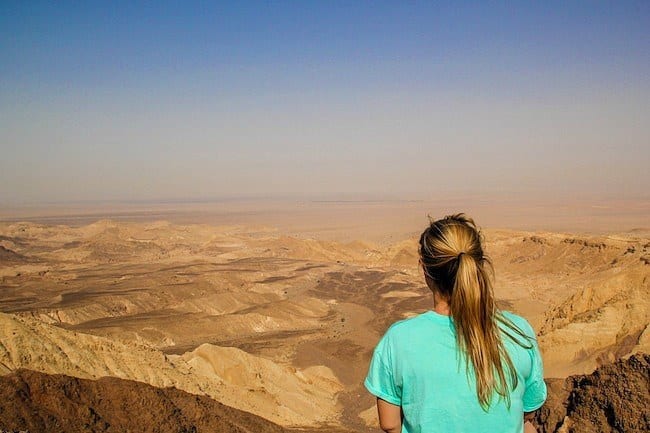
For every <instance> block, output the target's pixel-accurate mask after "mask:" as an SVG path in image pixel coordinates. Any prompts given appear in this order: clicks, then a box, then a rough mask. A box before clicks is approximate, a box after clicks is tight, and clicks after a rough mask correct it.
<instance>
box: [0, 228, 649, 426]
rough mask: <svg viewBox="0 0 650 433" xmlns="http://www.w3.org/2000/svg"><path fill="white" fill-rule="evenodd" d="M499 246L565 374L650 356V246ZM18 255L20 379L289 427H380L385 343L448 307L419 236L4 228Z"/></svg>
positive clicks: (513, 242)
mask: <svg viewBox="0 0 650 433" xmlns="http://www.w3.org/2000/svg"><path fill="white" fill-rule="evenodd" d="M485 235H486V240H487V247H486V249H487V252H488V254H489V255H490V257H491V258H492V261H493V262H494V268H495V274H496V280H495V281H496V284H495V290H496V294H497V298H498V300H499V305H500V306H501V307H502V308H506V309H510V310H512V311H515V312H517V313H519V314H522V315H524V316H525V317H526V318H528V319H529V320H530V321H531V323H533V325H534V326H535V327H536V328H537V330H538V331H539V333H540V344H541V346H542V350H543V354H544V359H545V363H546V371H547V375H548V376H551V377H565V376H566V375H568V374H574V373H590V372H591V371H592V370H593V369H594V368H595V367H596V366H598V365H601V364H604V363H606V362H609V361H611V360H613V359H616V358H618V357H621V356H625V355H628V354H630V353H633V352H635V351H642V352H643V351H645V352H647V351H648V334H647V324H648V299H649V298H650V297H649V296H648V294H649V291H650V290H649V286H648V284H649V278H648V277H649V276H650V266H649V265H648V263H649V261H650V260H649V259H648V258H649V257H650V250H649V248H650V243H649V242H648V238H646V237H643V236H642V235H643V234H642V233H629V234H624V235H619V236H608V237H587V236H582V237H579V236H574V235H565V234H557V233H526V232H514V231H505V230H487V231H486V232H485ZM0 247H1V248H2V250H0V301H1V304H0V305H1V310H2V311H4V312H5V313H8V314H3V315H1V316H0V319H1V320H2V327H1V329H2V334H1V339H0V341H1V342H2V347H1V348H0V360H1V362H2V364H1V365H0V369H2V370H3V372H4V373H9V372H10V371H13V370H15V369H17V368H29V369H33V370H38V371H43V372H46V373H64V374H68V375H70V376H75V377H81V378H97V377H102V376H114V377H120V378H125V379H131V380H138V381H142V382H146V383H149V384H151V385H155V386H175V387H177V388H179V389H181V390H184V391H187V392H190V393H194V394H204V393H205V394H207V395H209V396H211V397H213V398H215V399H217V400H218V401H221V402H223V403H225V404H228V405H231V406H233V407H236V408H239V409H242V410H246V411H249V412H251V413H255V414H257V415H260V416H263V417H265V418H267V419H269V420H272V421H274V422H277V423H279V424H282V425H285V426H297V425H303V426H317V425H323V424H326V425H330V426H331V425H333V424H334V425H344V426H348V427H350V428H354V429H356V430H357V431H362V430H364V429H366V428H367V427H366V424H372V422H373V419H374V409H372V406H373V404H374V403H373V400H372V398H370V396H369V395H368V394H367V393H366V392H365V390H364V389H363V387H362V385H361V382H362V380H363V377H364V375H365V373H366V368H367V363H368V360H369V358H370V354H371V351H372V349H373V347H374V345H375V344H376V342H377V340H378V339H379V337H380V336H381V334H382V333H383V332H384V331H385V329H386V328H387V327H388V326H389V325H390V324H391V323H392V322H394V321H395V320H399V319H400V318H403V317H406V316H408V315H411V314H416V313H418V312H422V311H425V310H427V309H429V308H431V295H430V293H429V291H428V289H427V288H426V287H425V286H424V284H423V281H422V277H421V274H420V271H419V269H418V267H417V251H416V242H415V239H406V240H404V241H400V242H398V243H394V244H392V245H388V246H378V245H375V244H372V243H370V242H361V241H354V242H348V243H340V242H332V241H320V240H313V239H304V238H301V237H299V236H287V235H282V234H279V233H277V232H275V231H274V230H270V229H266V228H250V227H247V228H245V227H236V226H231V227H211V226H204V225H190V226H181V225H172V224H169V223H165V222H158V223H151V224H134V223H116V222H112V221H100V222H97V223H94V224H91V225H88V226H84V227H77V228H72V227H68V226H46V225H35V224H27V223H21V224H3V225H0ZM360 414H361V415H360Z"/></svg>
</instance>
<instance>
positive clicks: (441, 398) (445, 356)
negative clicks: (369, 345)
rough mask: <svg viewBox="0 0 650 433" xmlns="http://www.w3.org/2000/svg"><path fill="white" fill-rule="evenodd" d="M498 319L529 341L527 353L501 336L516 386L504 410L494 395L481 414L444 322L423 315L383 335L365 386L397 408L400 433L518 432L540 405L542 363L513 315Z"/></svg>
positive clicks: (449, 323) (533, 343)
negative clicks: (525, 417) (400, 416)
mask: <svg viewBox="0 0 650 433" xmlns="http://www.w3.org/2000/svg"><path fill="white" fill-rule="evenodd" d="M503 315H504V316H505V317H506V318H508V319H510V321H512V322H513V324H515V325H516V326H517V327H519V329H520V330H521V331H523V332H524V334H525V335H526V336H527V337H529V341H528V342H525V343H527V344H526V346H529V347H528V348H526V347H522V346H521V345H519V344H517V343H515V342H513V341H512V340H511V339H510V338H508V337H506V336H503V342H504V344H505V346H506V350H507V351H508V353H509V354H510V358H511V360H512V363H513V365H514V366H515V369H516V370H517V376H518V379H519V383H518V385H517V387H516V388H515V389H514V390H513V391H512V393H511V394H510V407H509V408H508V407H507V405H506V403H505V402H504V401H503V399H498V398H497V396H496V395H495V396H493V398H492V402H491V405H490V407H489V409H488V410H487V411H485V410H483V408H481V406H480V405H479V402H478V398H477V396H476V380H475V377H474V375H473V373H470V375H467V374H466V368H465V358H464V355H461V354H460V353H459V351H458V348H457V344H456V334H455V329H454V325H453V321H452V319H451V317H450V316H444V315H440V314H437V313H435V312H433V311H428V312H426V313H423V314H420V315H418V316H415V317H412V318H410V319H406V320H402V321H400V322H397V323H395V324H394V325H393V326H391V327H390V328H389V329H388V331H387V332H386V334H385V335H384V336H383V338H382V339H381V340H380V341H379V344H378V345H377V347H376V348H375V352H374V355H373V357H372V361H371V362H370V369H369V371H368V376H367V377H366V380H365V386H366V388H367V389H368V391H370V393H372V394H373V395H375V396H376V397H379V398H381V399H382V400H385V401H387V402H389V403H392V404H395V405H398V406H401V407H402V413H403V415H404V420H403V422H402V433H436V432H444V433H449V432H458V433H463V432H467V433H480V432H485V433H521V432H523V413H524V412H532V411H534V410H536V409H538V408H539V407H541V406H542V404H543V403H544V401H545V400H546V384H545V383H544V373H543V370H542V359H541V356H540V353H539V348H538V346H537V341H536V339H535V332H534V331H533V329H532V327H531V326H530V324H529V323H528V322H527V321H526V320H525V319H523V318H522V317H519V316H517V315H515V314H512V313H508V312H503ZM520 338H521V337H520Z"/></svg>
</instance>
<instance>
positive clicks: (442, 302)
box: [433, 291, 451, 316]
mask: <svg viewBox="0 0 650 433" xmlns="http://www.w3.org/2000/svg"><path fill="white" fill-rule="evenodd" d="M433 311H435V312H436V313H438V314H442V315H443V316H450V315H451V309H450V308H449V303H448V302H447V300H446V299H445V298H443V297H442V296H441V295H440V293H438V292H437V291H434V292H433Z"/></svg>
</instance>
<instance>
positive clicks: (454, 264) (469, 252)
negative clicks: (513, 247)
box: [420, 214, 490, 300]
mask: <svg viewBox="0 0 650 433" xmlns="http://www.w3.org/2000/svg"><path fill="white" fill-rule="evenodd" d="M420 262H421V264H422V267H423V270H424V274H425V276H426V277H427V283H428V284H429V286H430V288H431V290H437V291H438V292H439V293H440V294H441V295H442V296H443V297H445V298H446V299H447V300H449V299H450V298H451V294H452V293H453V291H454V285H455V284H456V278H457V277H458V276H460V277H461V278H463V276H465V277H470V276H471V274H476V272H477V270H478V269H477V266H478V267H484V266H485V265H488V266H489V263H490V262H489V260H488V259H487V257H485V255H484V254H483V246H482V244H481V234H480V232H479V230H478V229H477V227H476V224H474V221H473V220H472V219H471V218H469V217H467V216H465V215H464V214H456V215H449V216H446V217H444V218H442V219H439V220H437V221H431V222H430V224H429V227H427V228H426V229H425V230H424V232H423V233H422V236H420ZM459 270H461V271H462V272H459ZM432 283H433V285H434V287H431V285H432Z"/></svg>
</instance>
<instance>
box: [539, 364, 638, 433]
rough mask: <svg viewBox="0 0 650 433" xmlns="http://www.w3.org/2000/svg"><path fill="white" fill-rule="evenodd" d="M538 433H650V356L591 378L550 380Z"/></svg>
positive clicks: (601, 370) (611, 367)
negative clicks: (649, 432)
mask: <svg viewBox="0 0 650 433" xmlns="http://www.w3.org/2000/svg"><path fill="white" fill-rule="evenodd" d="M547 385H548V390H549V396H548V399H547V401H546V404H545V405H544V407H542V409H541V410H540V411H539V412H538V413H537V416H536V420H535V421H536V424H537V428H538V432H539V433H637V432H638V433H641V432H648V431H650V355H647V354H636V355H632V356H630V357H629V358H627V359H621V360H618V361H616V362H614V363H612V364H607V365H603V366H602V367H599V368H598V369H597V370H596V371H594V372H593V373H592V374H588V375H577V376H570V377H568V378H566V379H565V380H562V379H550V380H547Z"/></svg>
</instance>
